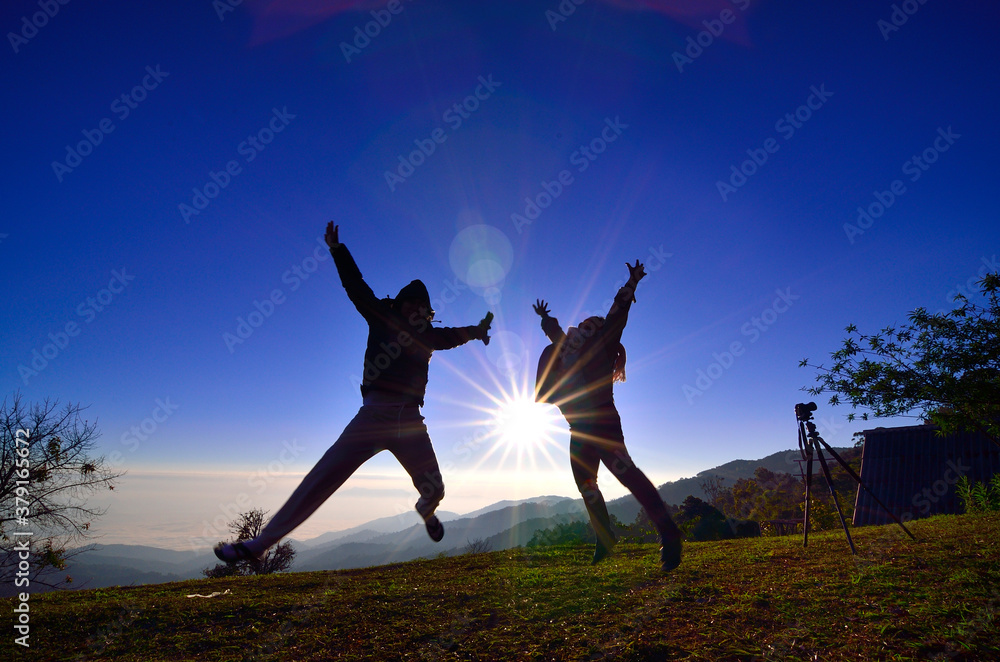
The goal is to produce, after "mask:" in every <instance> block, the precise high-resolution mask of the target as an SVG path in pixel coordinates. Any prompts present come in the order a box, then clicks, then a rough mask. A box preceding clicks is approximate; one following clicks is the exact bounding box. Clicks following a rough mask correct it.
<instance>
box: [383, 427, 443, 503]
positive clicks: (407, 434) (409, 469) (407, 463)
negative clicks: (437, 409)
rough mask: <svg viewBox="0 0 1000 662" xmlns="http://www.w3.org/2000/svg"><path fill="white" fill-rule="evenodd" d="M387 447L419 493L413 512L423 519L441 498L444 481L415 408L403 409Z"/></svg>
mask: <svg viewBox="0 0 1000 662" xmlns="http://www.w3.org/2000/svg"><path fill="white" fill-rule="evenodd" d="M387 448H388V450H389V451H390V452H391V453H392V454H393V455H395V456H396V459H397V460H399V463H400V464H401V465H403V468H404V469H405V470H406V473H408V474H409V475H410V480H412V481H413V486H414V487H415V488H417V492H419V493H420V498H419V500H418V501H417V503H416V509H417V512H418V513H420V516H421V517H423V518H424V519H427V518H428V517H430V516H431V515H432V514H434V510H435V509H436V508H437V507H438V504H440V503H441V500H442V499H443V498H444V480H443V479H442V477H441V470H440V468H439V467H438V461H437V457H436V456H435V455H434V447H433V445H432V444H431V438H430V435H429V434H428V433H427V426H426V425H425V424H424V418H423V416H421V415H420V411H419V410H418V409H417V408H416V407H406V408H404V409H403V411H402V412H401V414H400V419H399V422H398V430H397V435H396V438H395V439H392V440H389V443H388V444H387Z"/></svg>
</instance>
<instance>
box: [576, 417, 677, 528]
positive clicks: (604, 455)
mask: <svg viewBox="0 0 1000 662" xmlns="http://www.w3.org/2000/svg"><path fill="white" fill-rule="evenodd" d="M567 420H568V421H569V430H570V439H569V456H570V462H571V463H572V468H573V479H574V480H575V481H576V486H577V489H579V490H580V494H581V495H582V496H583V500H584V503H585V504H586V505H587V512H588V513H589V515H590V523H591V525H592V526H593V527H594V533H596V534H597V544H598V545H604V546H606V547H610V546H611V545H613V544H614V534H613V533H612V531H611V518H610V516H609V515H608V507H607V504H605V502H604V495H603V494H601V490H600V489H598V487H597V470H598V468H599V467H600V463H601V462H603V463H604V466H606V467H607V468H608V469H610V470H611V473H612V474H614V476H615V478H617V479H618V480H619V481H620V482H621V484H622V485H624V486H625V487H626V488H628V490H629V491H630V492H631V493H632V494H633V495H634V496H635V498H636V500H638V502H639V505H641V506H642V507H643V508H644V509H645V510H646V514H647V515H649V518H650V519H651V520H652V521H653V524H654V525H655V526H656V529H657V531H659V533H660V535H661V536H662V535H664V534H666V535H673V534H674V533H675V531H676V525H675V524H674V522H673V520H672V519H671V518H670V514H669V513H668V512H667V507H666V506H665V505H664V503H663V499H661V498H660V494H659V492H657V491H656V487H654V486H653V483H652V482H651V481H650V480H649V479H648V478H647V477H646V474H644V473H642V471H640V470H639V468H638V467H637V466H635V462H633V461H632V458H631V456H629V454H628V449H626V448H625V436H624V434H623V433H622V422H621V418H620V417H619V416H618V411H617V410H616V409H615V408H614V407H610V408H602V409H600V410H597V411H591V412H587V414H586V415H585V416H567Z"/></svg>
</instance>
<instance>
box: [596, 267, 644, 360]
mask: <svg viewBox="0 0 1000 662" xmlns="http://www.w3.org/2000/svg"><path fill="white" fill-rule="evenodd" d="M625 267H626V268H627V269H628V281H627V282H626V283H625V284H624V285H623V286H622V287H621V288H620V289H619V290H618V293H617V294H615V301H614V303H613V304H612V305H611V310H609V311H608V315H607V317H605V318H604V328H603V329H602V331H603V333H604V335H605V337H606V338H607V339H608V340H613V341H614V342H621V337H622V332H623V331H625V324H626V322H628V311H629V308H631V306H632V303H633V302H634V301H635V289H636V288H637V287H638V286H639V281H640V280H642V279H643V278H645V277H646V269H645V267H644V266H643V264H642V263H641V262H639V260H636V261H635V264H634V265H632V264H629V263H628V262H626V263H625Z"/></svg>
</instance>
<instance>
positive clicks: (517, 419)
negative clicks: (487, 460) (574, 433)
mask: <svg viewBox="0 0 1000 662" xmlns="http://www.w3.org/2000/svg"><path fill="white" fill-rule="evenodd" d="M559 423H560V419H559V417H558V416H556V414H555V413H554V410H553V408H552V407H551V406H548V405H543V404H539V403H537V402H535V400H534V398H533V397H532V396H531V395H530V394H529V393H525V392H523V391H514V392H513V393H508V394H504V397H503V398H502V399H499V401H498V402H497V404H496V407H495V408H494V409H493V411H492V420H491V424H492V426H493V429H494V434H495V437H494V445H493V450H494V452H499V453H500V454H501V458H500V464H501V465H503V464H504V462H505V460H506V459H507V458H508V457H511V456H514V458H515V461H516V466H517V467H518V469H521V468H527V466H528V465H530V466H531V467H532V468H537V466H538V460H539V459H540V457H544V458H545V459H546V460H547V461H548V464H549V465H550V466H556V464H557V463H556V461H555V459H554V458H553V457H552V455H551V453H550V451H552V450H553V449H558V448H560V446H561V445H560V444H558V443H557V442H556V441H555V440H554V439H553V435H554V434H559V433H561V432H564V428H565V424H563V425H562V426H560V425H559ZM491 454H492V453H491Z"/></svg>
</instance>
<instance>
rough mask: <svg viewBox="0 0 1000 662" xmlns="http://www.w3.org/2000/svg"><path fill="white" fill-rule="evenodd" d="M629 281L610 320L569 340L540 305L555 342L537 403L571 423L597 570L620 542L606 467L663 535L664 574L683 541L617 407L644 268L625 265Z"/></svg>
mask: <svg viewBox="0 0 1000 662" xmlns="http://www.w3.org/2000/svg"><path fill="white" fill-rule="evenodd" d="M625 266H626V267H628V271H629V279H628V282H627V283H625V285H624V286H623V287H622V288H621V289H619V290H618V293H617V295H616V296H615V299H614V304H613V305H612V306H611V310H610V311H609V312H608V314H607V316H606V317H596V316H595V317H588V318H587V319H586V320H584V321H583V322H581V323H580V325H579V326H578V327H570V328H569V329H568V330H567V331H566V332H565V333H564V332H563V330H562V327H561V326H560V325H559V320H557V319H556V318H555V317H552V316H551V315H549V308H548V304H547V303H546V302H545V301H542V300H540V299H539V300H537V301H536V302H535V305H534V310H535V312H536V313H537V314H538V315H539V316H540V317H541V318H542V331H544V332H545V335H546V336H547V337H548V339H549V340H550V341H551V344H550V345H549V346H547V347H546V348H545V350H543V352H542V355H541V358H540V360H539V362H538V373H537V379H536V383H535V399H536V400H537V401H538V402H547V403H550V404H553V405H555V406H557V407H558V408H559V410H560V411H561V412H562V414H563V416H564V417H565V418H566V422H567V423H569V430H570V442H569V454H570V462H571V466H572V470H573V479H574V480H575V482H576V486H577V488H578V489H579V490H580V494H581V495H582V496H583V500H584V503H585V504H586V507H587V513H588V514H589V515H590V523H591V525H592V526H593V527H594V533H595V534H596V536H597V546H596V549H595V550H594V560H593V563H598V562H600V561H601V560H602V559H604V558H605V557H607V556H608V555H609V554H610V553H611V550H612V548H613V547H614V546H615V543H616V542H617V540H616V538H615V535H614V532H613V531H612V530H611V518H610V516H609V515H608V507H607V505H606V504H605V501H604V495H602V494H601V491H600V489H599V488H598V487H597V470H598V468H599V467H600V464H601V462H603V463H604V465H605V466H606V467H607V468H608V469H610V470H611V473H612V474H613V475H614V476H615V477H616V478H617V479H618V480H619V481H621V483H622V485H624V486H625V487H627V488H628V490H629V491H630V492H631V493H632V494H633V495H634V496H635V498H636V499H637V500H638V501H639V504H640V505H641V506H642V507H643V508H644V509H645V510H646V514H647V515H649V518H650V519H651V520H652V521H653V524H654V526H656V530H657V532H658V533H659V535H660V542H661V545H662V547H661V548H660V565H661V567H662V569H663V571H664V572H667V571H670V570H673V569H674V568H676V567H677V566H678V565H680V562H681V534H680V530H679V529H678V528H677V525H676V524H675V523H674V521H673V519H671V517H670V513H668V512H667V507H666V505H665V504H664V503H663V499H662V498H660V495H659V493H658V492H657V491H656V488H655V487H654V486H653V483H652V482H650V480H649V479H648V478H647V477H646V475H645V474H644V473H642V471H640V470H639V468H638V467H636V465H635V462H633V461H632V458H631V456H629V453H628V449H627V448H625V436H624V434H623V433H622V423H621V418H620V416H619V415H618V409H617V408H616V407H615V401H614V389H613V385H614V382H624V381H625V347H624V346H623V345H622V344H621V338H622V332H623V331H624V330H625V323H626V322H627V321H628V313H629V308H630V307H631V305H632V303H633V302H634V301H635V296H634V294H635V289H636V287H637V286H638V285H639V281H640V280H642V279H643V277H645V275H646V272H645V269H644V267H643V265H642V264H641V263H640V262H639V261H638V260H636V261H635V265H631V264H628V263H627V262H626V263H625Z"/></svg>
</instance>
